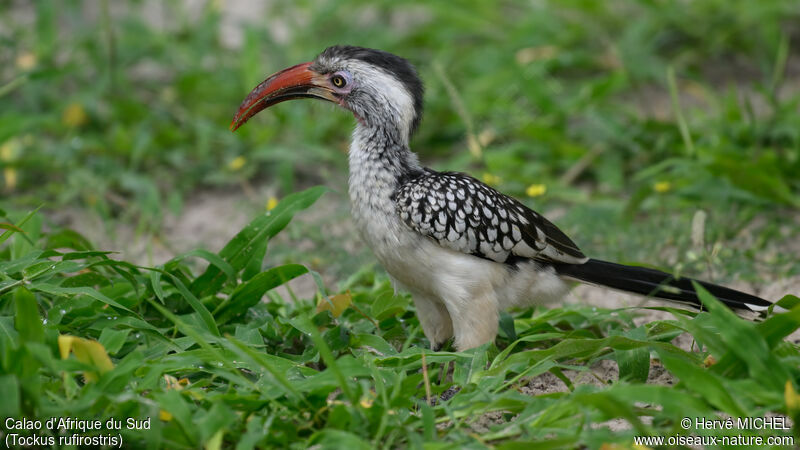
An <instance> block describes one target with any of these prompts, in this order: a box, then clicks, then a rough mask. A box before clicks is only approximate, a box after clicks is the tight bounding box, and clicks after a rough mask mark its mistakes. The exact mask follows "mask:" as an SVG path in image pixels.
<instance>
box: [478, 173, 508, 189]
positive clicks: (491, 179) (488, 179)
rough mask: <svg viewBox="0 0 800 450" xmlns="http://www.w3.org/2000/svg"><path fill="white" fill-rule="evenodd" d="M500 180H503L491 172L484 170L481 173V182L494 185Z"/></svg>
mask: <svg viewBox="0 0 800 450" xmlns="http://www.w3.org/2000/svg"><path fill="white" fill-rule="evenodd" d="M502 181H503V179H502V178H500V177H498V176H497V175H493V174H491V173H489V172H484V173H483V182H484V183H486V184H491V185H495V186H496V185H498V184H500V182H502Z"/></svg>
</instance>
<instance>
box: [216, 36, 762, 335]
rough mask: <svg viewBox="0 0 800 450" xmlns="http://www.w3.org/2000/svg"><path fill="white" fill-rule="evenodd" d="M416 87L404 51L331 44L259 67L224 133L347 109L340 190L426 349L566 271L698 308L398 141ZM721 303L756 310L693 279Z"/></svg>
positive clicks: (564, 279) (518, 302) (552, 289)
mask: <svg viewBox="0 0 800 450" xmlns="http://www.w3.org/2000/svg"><path fill="white" fill-rule="evenodd" d="M422 96H423V86H422V81H421V80H420V78H419V76H418V75H417V72H416V70H415V68H414V66H412V65H411V64H410V63H409V62H408V61H406V60H405V59H403V58H401V57H399V56H395V55H393V54H391V53H387V52H384V51H381V50H374V49H369V48H362V47H353V46H344V45H336V46H333V47H329V48H327V49H325V50H324V51H323V52H322V53H320V54H319V55H318V56H317V57H316V58H315V59H314V60H313V61H311V62H306V63H303V64H298V65H296V66H292V67H289V68H288V69H285V70H282V71H280V72H278V73H276V74H274V75H271V76H270V77H268V78H267V79H266V80H264V81H263V82H262V83H261V84H259V85H258V86H256V87H255V89H253V91H252V92H250V94H249V95H248V96H247V97H246V98H245V99H244V101H243V102H242V104H241V106H240V107H239V110H238V112H237V113H236V116H235V117H234V119H233V122H232V123H231V130H232V131H235V130H236V129H237V128H239V127H241V126H242V125H243V124H244V123H245V122H246V121H247V120H248V119H250V118H251V117H253V116H254V115H255V114H257V113H258V112H259V111H261V110H263V109H265V108H268V107H270V106H272V105H275V104H277V103H280V102H283V101H285V100H291V99H297V98H317V99H321V100H327V101H329V102H333V103H335V104H337V105H339V106H341V107H342V108H344V109H347V110H349V111H351V112H352V113H353V115H354V116H355V118H356V120H357V122H358V124H357V125H356V128H355V132H354V133H353V139H352V143H351V145H350V150H349V166H350V180H349V196H350V203H351V210H352V216H353V219H354V222H355V224H356V227H357V228H358V230H359V232H360V234H361V236H362V238H363V239H364V241H365V242H366V243H367V245H369V247H370V248H371V249H372V251H373V252H374V253H375V256H376V257H377V258H378V260H379V261H380V262H381V264H382V265H383V267H384V268H385V269H386V271H387V272H388V273H389V275H390V276H391V278H392V281H393V282H394V283H395V286H396V287H397V286H399V287H401V288H403V289H405V290H407V291H409V292H410V293H411V294H412V296H413V300H414V304H415V305H416V308H417V313H418V315H419V320H420V322H421V324H422V329H423V331H424V333H425V336H426V337H427V338H428V340H429V341H430V344H431V347H432V348H433V349H434V350H437V349H439V348H441V346H442V345H443V344H444V343H445V342H446V341H447V340H448V339H450V338H451V337H452V338H454V344H455V347H456V348H457V349H458V350H465V349H469V348H473V347H477V346H479V345H482V344H484V343H486V342H490V341H492V340H494V338H495V336H496V334H497V328H498V317H499V312H500V310H502V309H505V308H509V307H512V306H525V305H530V304H535V303H546V302H550V301H554V300H558V299H561V298H563V297H564V296H565V295H566V293H567V291H568V289H569V287H570V283H568V281H569V280H577V281H581V282H585V283H592V284H597V285H601V286H606V287H610V288H613V289H618V290H622V291H627V292H633V293H636V294H640V295H645V296H653V297H659V298H663V299H668V300H674V301H678V302H683V303H690V304H693V305H695V306H698V307H702V304H701V302H700V300H699V299H698V297H697V294H696V293H695V289H694V286H693V284H692V282H693V281H696V280H692V279H690V278H676V277H673V276H672V275H670V274H668V273H665V272H661V271H658V270H653V269H648V268H643V267H633V266H625V265H621V264H615V263H612V262H607V261H601V260H598V259H591V258H588V257H586V256H585V255H584V254H583V252H581V250H580V249H579V248H578V246H577V245H576V244H575V243H574V242H572V240H571V239H570V238H569V237H567V236H566V235H565V234H564V233H563V232H562V231H561V230H559V229H558V227H556V226H555V225H553V224H552V223H551V222H550V221H548V220H547V219H545V218H544V217H543V216H541V215H540V214H538V213H536V212H535V211H533V210H531V209H529V208H528V207H526V206H525V205H523V204H522V203H520V202H519V201H517V200H515V199H513V198H511V197H509V196H506V195H504V194H502V193H500V192H498V191H496V190H495V189H493V188H491V187H489V186H487V185H486V184H484V183H482V182H480V181H478V180H477V179H475V178H472V177H470V176H469V175H466V174H463V173H458V172H437V171H435V170H432V169H429V168H427V167H424V166H422V165H421V164H420V162H419V160H418V158H417V155H416V154H415V153H413V152H412V151H411V150H410V148H409V140H410V138H411V135H412V134H413V133H414V131H415V129H416V128H417V126H418V125H419V123H420V118H421V117H422ZM698 283H699V284H700V285H702V286H703V287H704V288H705V289H707V290H708V291H709V292H710V293H711V294H713V295H714V296H716V297H717V298H718V299H719V300H721V301H722V302H723V303H724V304H726V305H728V306H729V307H732V308H739V309H750V310H754V311H763V310H764V309H766V308H768V307H769V306H770V305H771V303H770V302H768V301H766V300H763V299H761V298H759V297H756V296H753V295H750V294H746V293H743V292H739V291H735V290H733V289H729V288H725V287H722V286H717V285H714V284H711V283H707V282H698Z"/></svg>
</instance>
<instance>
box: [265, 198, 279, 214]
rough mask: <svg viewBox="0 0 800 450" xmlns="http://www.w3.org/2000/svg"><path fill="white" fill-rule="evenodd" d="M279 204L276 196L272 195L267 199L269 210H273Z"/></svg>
mask: <svg viewBox="0 0 800 450" xmlns="http://www.w3.org/2000/svg"><path fill="white" fill-rule="evenodd" d="M276 206H278V199H277V198H275V197H270V198H268V199H267V211H272V210H273V209H275V207H276Z"/></svg>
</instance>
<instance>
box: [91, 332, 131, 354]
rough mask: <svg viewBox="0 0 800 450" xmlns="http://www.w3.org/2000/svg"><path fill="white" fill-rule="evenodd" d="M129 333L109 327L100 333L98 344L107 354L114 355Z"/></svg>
mask: <svg viewBox="0 0 800 450" xmlns="http://www.w3.org/2000/svg"><path fill="white" fill-rule="evenodd" d="M130 332H131V330H130V329H127V330H121V331H120V330H115V329H113V328H110V327H106V328H103V331H101V332H100V339H99V341H100V344H101V345H102V346H103V347H105V348H106V351H108V353H110V354H112V355H115V354H116V353H117V352H118V351H119V349H121V348H122V345H123V344H125V341H126V340H127V339H128V335H129V334H130Z"/></svg>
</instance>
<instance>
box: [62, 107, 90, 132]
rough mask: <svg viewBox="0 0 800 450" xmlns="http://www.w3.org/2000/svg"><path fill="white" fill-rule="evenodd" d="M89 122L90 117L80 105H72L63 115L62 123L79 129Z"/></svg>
mask: <svg viewBox="0 0 800 450" xmlns="http://www.w3.org/2000/svg"><path fill="white" fill-rule="evenodd" d="M88 121H89V116H87V115H86V111H85V110H84V109H83V106H81V105H80V104H79V103H70V104H69V106H67V109H65V110H64V114H62V115H61V123H63V124H64V125H67V126H69V127H79V126H81V125H84V124H85V123H86V122H88Z"/></svg>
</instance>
